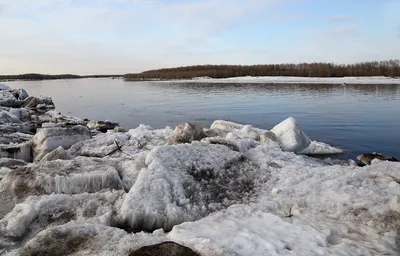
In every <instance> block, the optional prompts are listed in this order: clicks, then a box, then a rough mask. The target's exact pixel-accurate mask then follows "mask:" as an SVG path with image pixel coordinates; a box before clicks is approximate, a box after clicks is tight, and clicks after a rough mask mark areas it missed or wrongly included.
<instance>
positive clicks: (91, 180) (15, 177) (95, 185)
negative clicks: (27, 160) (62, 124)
mask: <svg viewBox="0 0 400 256" xmlns="http://www.w3.org/2000/svg"><path fill="white" fill-rule="evenodd" d="M0 188H1V189H8V190H9V191H11V192H12V193H13V195H14V196H15V197H16V198H17V199H21V198H25V197H27V196H29V195H39V194H51V193H53V192H54V193H65V194H78V193H84V192H89V193H94V192H97V191H100V190H102V189H117V190H121V189H123V186H122V181H121V179H120V178H119V175H118V172H117V170H116V169H115V168H114V167H113V166H110V165H108V164H107V163H106V162H105V161H103V160H101V159H90V158H85V157H77V158H75V159H73V160H55V161H46V162H40V163H37V164H30V165H27V166H23V167H19V168H17V169H16V170H13V171H12V172H10V173H8V174H7V175H6V176H4V177H3V179H2V180H1V181H0Z"/></svg>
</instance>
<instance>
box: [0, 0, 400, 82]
mask: <svg viewBox="0 0 400 256" xmlns="http://www.w3.org/2000/svg"><path fill="white" fill-rule="evenodd" d="M388 59H400V0H186V1H184V0H0V75H1V74H22V73H46V74H60V73H73V74H81V75H85V74H125V73H135V72H142V71H145V70H149V69H158V68H164V67H177V66H186V65H203V64H241V65H250V64H271V63H301V62H334V63H355V62H360V61H372V60H388Z"/></svg>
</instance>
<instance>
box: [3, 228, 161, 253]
mask: <svg viewBox="0 0 400 256" xmlns="http://www.w3.org/2000/svg"><path fill="white" fill-rule="evenodd" d="M165 241H166V238H165V236H164V234H163V233H162V232H158V233H153V234H146V233H137V234H128V233H126V232H125V231H123V230H121V229H118V228H113V227H107V226H102V225H96V224H72V223H71V224H65V225H61V226H56V227H52V228H49V229H46V230H44V231H42V232H40V233H39V234H38V235H37V236H36V237H34V238H33V239H32V240H30V241H28V242H27V243H26V244H25V245H24V247H22V248H20V249H16V250H14V251H11V252H10V253H9V254H7V255H9V256H17V255H18V256H28V255H52V256H63V255H99V256H121V255H130V253H132V252H134V251H136V250H138V249H139V248H141V247H144V246H149V245H152V244H158V243H162V242H165Z"/></svg>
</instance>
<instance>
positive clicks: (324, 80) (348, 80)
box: [154, 76, 400, 85]
mask: <svg viewBox="0 0 400 256" xmlns="http://www.w3.org/2000/svg"><path fill="white" fill-rule="evenodd" d="M154 82H163V83H165V82H173V83H177V82H178V83H190V82H192V83H277V84H341V85H344V84H400V79H398V78H390V77H384V76H374V77H290V76H260V77H252V76H244V77H231V78H196V79H182V80H167V81H154Z"/></svg>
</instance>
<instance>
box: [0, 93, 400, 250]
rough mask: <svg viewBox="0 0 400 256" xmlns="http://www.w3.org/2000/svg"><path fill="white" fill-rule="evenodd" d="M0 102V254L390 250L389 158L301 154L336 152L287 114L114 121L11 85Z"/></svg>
mask: <svg viewBox="0 0 400 256" xmlns="http://www.w3.org/2000/svg"><path fill="white" fill-rule="evenodd" d="M0 105H1V106H0V121H1V122H0V129H1V131H2V135H3V136H2V137H1V139H2V141H1V143H0V154H2V155H1V157H2V158H1V161H0V167H1V168H0V205H2V206H3V207H4V209H1V211H0V213H1V216H0V246H1V247H0V253H6V255H10V256H11V255H13V256H14V255H15V256H16V255H31V254H36V255H40V254H42V255H43V254H46V255H54V254H56V253H57V254H58V255H67V254H71V253H81V254H85V255H104V256H106V255H107V256H109V255H111V256H114V255H115V256H117V255H118V256H119V255H130V254H131V253H133V252H135V251H139V250H141V249H142V248H144V247H146V246H150V247H151V248H155V247H156V246H158V245H159V244H160V243H161V244H162V243H164V242H167V241H170V242H173V246H178V247H179V246H180V247H181V248H182V247H183V248H186V249H187V250H190V251H192V252H194V253H195V254H193V255H202V256H208V255H217V256H218V255H221V256H222V255H267V254H268V253H269V252H271V251H270V250H271V248H272V250H274V251H275V252H277V253H279V254H284V255H285V254H286V253H287V251H288V250H289V249H290V251H292V252H294V253H297V254H306V255H315V254H317V252H318V254H321V253H324V254H326V255H338V254H360V253H361V254H372V253H375V252H377V251H379V252H380V253H382V254H388V255H391V254H394V253H396V252H397V251H399V250H400V246H399V245H398V242H397V241H399V239H400V233H398V230H399V228H400V222H399V221H400V198H399V197H400V195H399V194H398V191H400V182H399V181H400V176H399V173H398V170H399V168H400V163H395V162H387V161H380V160H378V159H375V160H372V161H371V162H370V163H369V165H367V166H366V167H358V166H357V164H356V163H355V162H354V161H352V160H348V161H341V160H334V159H330V160H320V159H315V158H311V157H308V156H307V154H310V153H312V154H315V153H317V154H324V153H327V154H337V153H340V152H341V149H337V148H334V147H332V146H330V145H328V144H326V143H323V142H317V141H312V140H311V139H310V138H309V137H308V136H307V135H306V134H305V133H304V132H303V131H302V130H301V128H300V126H299V125H298V124H297V122H296V120H295V119H294V118H292V117H289V118H287V119H286V120H284V121H282V122H281V123H279V124H277V125H276V126H275V127H274V128H272V129H271V130H270V131H268V130H264V129H259V128H256V127H253V126H251V125H245V124H237V123H233V122H229V121H223V120H216V121H214V122H213V124H212V125H211V126H210V127H209V128H204V127H201V126H200V125H198V124H193V123H182V124H180V125H178V126H177V127H175V128H174V129H173V128H171V127H165V128H163V129H153V128H152V127H150V126H148V125H139V126H138V127H136V128H132V129H129V130H125V129H123V128H121V127H118V123H116V122H110V121H107V120H106V121H95V120H92V121H90V120H84V119H81V118H78V117H73V116H65V115H62V114H61V113H59V112H57V111H56V110H54V109H55V105H54V103H53V102H52V100H51V98H49V97H35V96H29V94H28V92H26V91H25V90H23V89H11V88H7V87H4V86H3V87H2V86H0ZM66 243H67V245H66V246H65V244H66ZM72 244H73V246H71V245H72ZM238 244H239V245H241V246H237V245H238ZM50 245H51V246H50ZM168 246H172V245H171V244H169V245H168ZM288 248H289V249H288ZM186 249H185V250H186ZM164 250H166V249H164ZM186 252H187V251H186ZM164 254H165V253H164ZM165 255H166V254H165Z"/></svg>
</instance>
